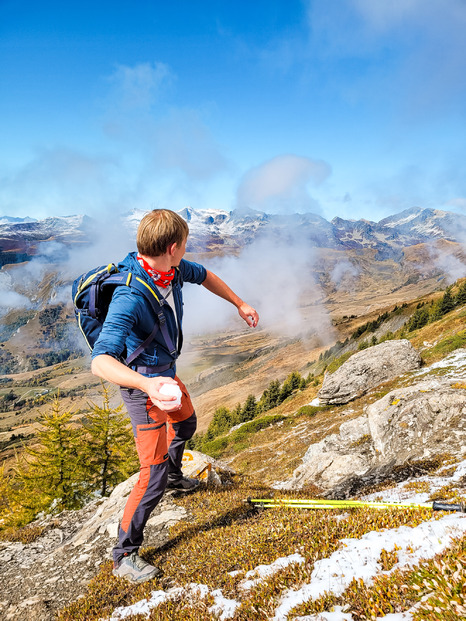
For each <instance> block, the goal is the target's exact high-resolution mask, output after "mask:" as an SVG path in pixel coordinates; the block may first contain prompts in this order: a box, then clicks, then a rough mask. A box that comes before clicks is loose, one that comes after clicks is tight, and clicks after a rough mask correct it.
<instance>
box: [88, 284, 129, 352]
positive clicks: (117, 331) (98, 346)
mask: <svg viewBox="0 0 466 621" xmlns="http://www.w3.org/2000/svg"><path fill="white" fill-rule="evenodd" d="M140 316H141V297H140V296H139V295H137V294H134V293H132V292H131V290H130V288H129V287H117V288H116V290H115V292H114V294H113V297H112V301H111V302H110V305H109V307H108V313H107V317H106V318H105V322H104V324H103V327H102V331H101V333H100V334H99V338H98V339H97V341H96V342H95V344H94V349H93V350H92V358H95V357H96V356H99V355H101V354H107V355H109V356H113V357H114V358H120V357H121V355H122V354H123V352H124V351H125V346H126V339H127V338H128V335H129V334H130V332H131V330H132V329H133V326H134V325H135V324H137V323H138V322H139V321H140Z"/></svg>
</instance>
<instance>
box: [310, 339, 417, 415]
mask: <svg viewBox="0 0 466 621" xmlns="http://www.w3.org/2000/svg"><path fill="white" fill-rule="evenodd" d="M421 363H422V360H421V357H420V355H419V354H418V352H417V351H416V350H415V349H414V347H413V346H412V345H411V343H410V342H409V341H407V340H405V339H402V340H399V341H385V343H380V345H375V346H374V347H369V348H368V349H364V350H362V351H360V352H357V353H356V354H353V355H352V356H351V358H349V359H348V360H347V361H346V362H345V363H344V364H342V365H341V367H340V368H339V369H337V370H336V371H335V373H332V374H329V375H326V376H325V379H324V382H323V385H322V388H321V389H320V391H319V393H318V397H319V400H320V402H321V403H323V404H331V405H339V404H343V403H348V402H349V401H351V400H352V399H356V398H357V397H361V396H362V395H364V394H365V393H366V392H368V391H369V390H370V389H371V388H374V387H375V386H378V385H379V384H382V383H383V382H387V381H389V380H392V379H394V378H395V377H397V376H399V375H402V374H403V373H408V372H410V371H415V370H416V369H418V368H419V367H420V366H421Z"/></svg>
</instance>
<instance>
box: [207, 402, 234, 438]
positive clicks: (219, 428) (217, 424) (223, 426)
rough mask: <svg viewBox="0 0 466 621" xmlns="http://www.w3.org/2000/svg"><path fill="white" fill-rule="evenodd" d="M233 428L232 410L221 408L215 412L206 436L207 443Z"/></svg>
mask: <svg viewBox="0 0 466 621" xmlns="http://www.w3.org/2000/svg"><path fill="white" fill-rule="evenodd" d="M231 427H233V415H232V413H231V412H230V410H229V409H228V408H226V407H224V406H221V407H219V408H217V409H216V410H215V413H214V416H213V418H212V420H211V421H210V424H209V426H208V428H207V431H206V434H205V441H206V442H210V441H211V440H213V439H214V438H216V437H217V436H220V435H222V434H223V433H225V432H226V431H228V430H229V429H231Z"/></svg>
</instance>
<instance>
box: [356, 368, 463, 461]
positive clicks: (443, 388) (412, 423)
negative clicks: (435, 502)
mask: <svg viewBox="0 0 466 621" xmlns="http://www.w3.org/2000/svg"><path fill="white" fill-rule="evenodd" d="M367 418H368V425H369V429H370V435H371V438H372V442H373V445H374V449H375V452H376V463H381V464H383V463H387V461H389V462H392V463H394V464H403V463H405V462H406V461H407V460H408V459H424V458H429V457H432V456H434V455H438V454H440V453H452V455H458V456H459V455H461V453H462V452H463V450H464V449H463V447H465V446H466V384H464V383H462V382H457V383H455V382H453V383H452V382H451V380H441V379H432V380H426V381H423V382H420V383H418V384H415V385H414V386H409V387H408V388H399V389H398V390H393V391H392V392H390V393H389V394H388V395H385V397H383V398H382V399H379V400H378V401H376V402H375V403H373V404H372V405H370V406H369V407H368V408H367Z"/></svg>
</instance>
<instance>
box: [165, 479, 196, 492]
mask: <svg viewBox="0 0 466 621" xmlns="http://www.w3.org/2000/svg"><path fill="white" fill-rule="evenodd" d="M200 484H201V482H200V481H199V479H192V478H191V477H181V479H171V480H170V478H169V479H168V482H167V487H166V489H167V490H171V489H173V490H177V491H179V492H192V491H194V490H195V489H197V488H198V487H199V485H200Z"/></svg>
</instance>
